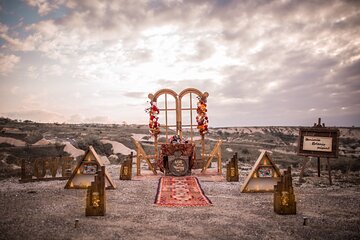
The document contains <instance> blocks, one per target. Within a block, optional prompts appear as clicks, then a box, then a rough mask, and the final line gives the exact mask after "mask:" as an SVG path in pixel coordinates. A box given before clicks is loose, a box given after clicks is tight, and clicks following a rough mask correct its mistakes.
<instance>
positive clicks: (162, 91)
mask: <svg viewBox="0 0 360 240" xmlns="http://www.w3.org/2000/svg"><path fill="white" fill-rule="evenodd" d="M163 94H170V95H172V96H173V97H174V98H175V99H176V100H177V99H178V95H177V93H176V92H174V91H173V90H171V89H167V88H164V89H160V90H159V91H157V92H156V93H155V94H151V93H150V94H149V95H148V98H149V99H150V100H151V101H152V102H156V101H157V99H158V98H159V97H160V96H161V95H163Z"/></svg>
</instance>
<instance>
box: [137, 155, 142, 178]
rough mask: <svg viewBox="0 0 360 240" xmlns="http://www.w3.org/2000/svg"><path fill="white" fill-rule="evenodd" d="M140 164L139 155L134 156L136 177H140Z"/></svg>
mask: <svg viewBox="0 0 360 240" xmlns="http://www.w3.org/2000/svg"><path fill="white" fill-rule="evenodd" d="M140 162H141V158H140V156H139V155H137V156H136V176H140V175H141V173H140Z"/></svg>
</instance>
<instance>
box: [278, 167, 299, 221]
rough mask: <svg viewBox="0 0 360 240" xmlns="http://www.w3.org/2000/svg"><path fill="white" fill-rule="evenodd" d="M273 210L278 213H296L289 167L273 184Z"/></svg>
mask: <svg viewBox="0 0 360 240" xmlns="http://www.w3.org/2000/svg"><path fill="white" fill-rule="evenodd" d="M274 190H275V191H274V211H275V212H276V213H278V214H283V215H285V214H296V201H295V194H294V189H293V186H292V177H291V168H290V167H288V170H287V171H284V174H283V175H282V176H281V178H280V182H278V183H277V185H275V186H274Z"/></svg>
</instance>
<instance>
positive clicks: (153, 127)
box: [145, 102, 160, 136]
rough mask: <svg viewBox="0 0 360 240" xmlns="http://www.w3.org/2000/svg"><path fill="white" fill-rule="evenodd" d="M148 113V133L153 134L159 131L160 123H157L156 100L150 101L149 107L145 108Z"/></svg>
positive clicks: (157, 109)
mask: <svg viewBox="0 0 360 240" xmlns="http://www.w3.org/2000/svg"><path fill="white" fill-rule="evenodd" d="M145 111H146V112H148V113H149V128H150V130H149V131H150V133H151V134H152V135H154V136H156V135H158V134H159V133H160V123H159V117H158V114H159V112H160V111H159V108H158V107H157V106H156V102H150V107H149V108H148V109H146V110H145Z"/></svg>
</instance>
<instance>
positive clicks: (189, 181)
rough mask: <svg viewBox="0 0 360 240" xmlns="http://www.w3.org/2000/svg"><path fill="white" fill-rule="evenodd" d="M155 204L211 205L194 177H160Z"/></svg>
mask: <svg viewBox="0 0 360 240" xmlns="http://www.w3.org/2000/svg"><path fill="white" fill-rule="evenodd" d="M155 204H157V205H159V206H164V207H197V206H211V205H212V203H211V201H210V200H209V199H208V198H207V197H206V196H205V194H204V192H203V190H202V189H201V186H200V183H199V181H198V179H197V178H196V177H191V176H186V177H169V176H166V177H162V178H160V179H159V186H158V190H157V194H156V197H155Z"/></svg>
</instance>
